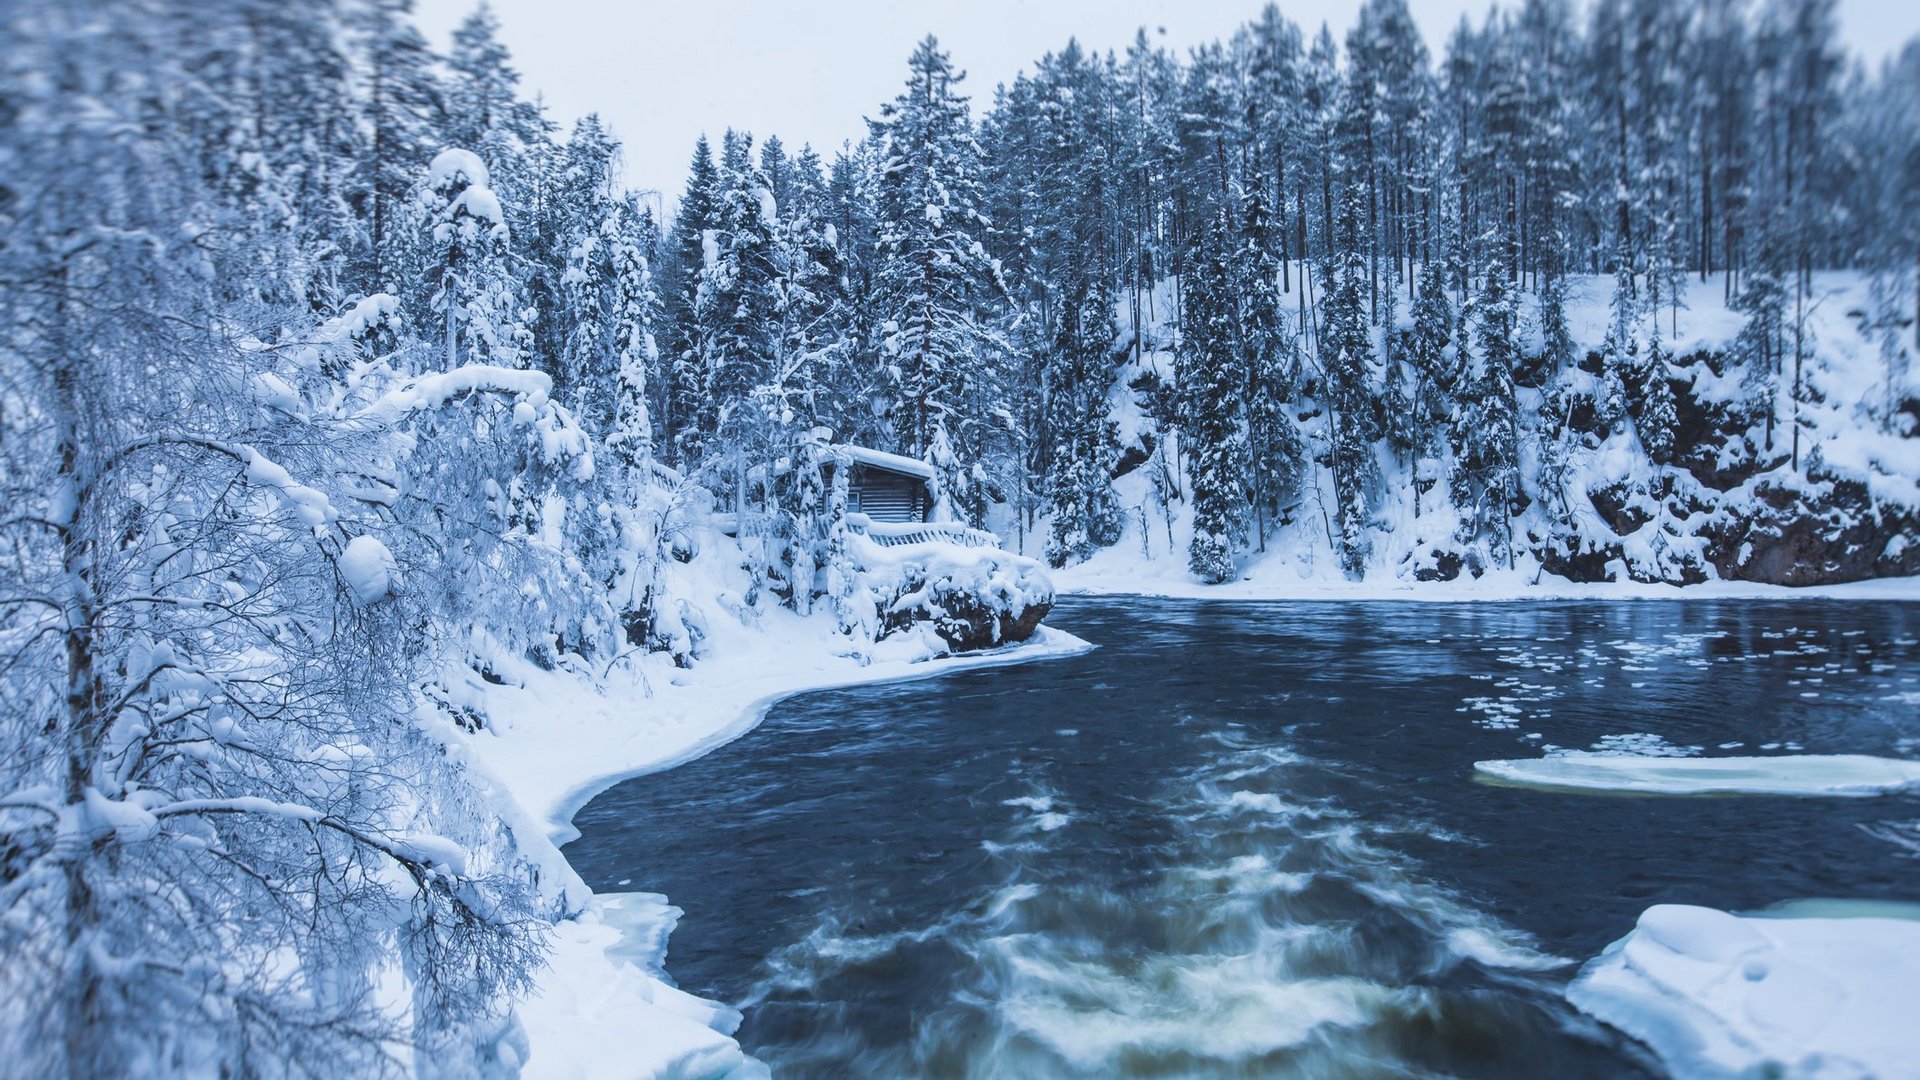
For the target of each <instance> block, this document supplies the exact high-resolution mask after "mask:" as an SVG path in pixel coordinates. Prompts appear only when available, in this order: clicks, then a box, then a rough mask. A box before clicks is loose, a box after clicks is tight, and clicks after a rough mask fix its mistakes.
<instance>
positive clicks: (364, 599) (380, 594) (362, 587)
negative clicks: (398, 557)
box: [338, 536, 394, 604]
mask: <svg viewBox="0 0 1920 1080" xmlns="http://www.w3.org/2000/svg"><path fill="white" fill-rule="evenodd" d="M338 566H339V567H340V579H341V580H342V581H344V582H346V583H347V588H348V589H350V590H352V591H353V597H354V599H356V600H358V601H360V602H361V603H363V604H371V603H374V602H376V601H379V600H384V599H386V598H387V593H389V592H391V591H392V589H393V572H394V562H393V552H391V551H388V550H387V545H385V544H383V543H381V542H380V541H379V540H377V539H375V538H373V537H371V536H356V537H354V538H353V539H351V540H349V541H347V546H346V548H345V549H344V550H342V551H341V552H340V561H339V563H338Z"/></svg>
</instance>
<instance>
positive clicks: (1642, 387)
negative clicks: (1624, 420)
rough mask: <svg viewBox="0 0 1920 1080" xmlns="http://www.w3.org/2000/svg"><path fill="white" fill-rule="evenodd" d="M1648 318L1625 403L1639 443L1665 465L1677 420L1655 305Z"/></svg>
mask: <svg viewBox="0 0 1920 1080" xmlns="http://www.w3.org/2000/svg"><path fill="white" fill-rule="evenodd" d="M1649 321H1650V323H1651V325H1650V326H1649V327H1648V332H1647V352H1646V356H1645V358H1644V360H1643V361H1642V362H1641V364H1640V366H1639V367H1638V368H1636V369H1635V371H1634V381H1633V384H1632V385H1631V386H1630V387H1629V388H1628V393H1627V403H1628V405H1629V407H1630V408H1631V409H1632V412H1633V426H1634V429H1635V430H1636V431H1638V432H1639V435H1640V445H1641V446H1642V447H1644V448H1645V449H1646V451H1647V456H1648V457H1649V458H1651V459H1652V460H1654V461H1655V462H1658V463H1660V464H1663V465H1665V464H1670V463H1671V462H1672V461H1673V452H1674V440H1675V438H1676V437H1677V432H1676V430H1675V429H1676V428H1678V427H1679V424H1680V420H1679V417H1678V416H1677V415H1676V414H1675V411H1674V400H1673V387H1672V386H1671V385H1670V384H1669V383H1668V381H1667V380H1668V379H1669V378H1670V377H1671V372H1670V371H1669V368H1668V359H1669V358H1668V355H1667V348H1666V345H1665V344H1664V343H1662V341H1661V337H1660V326H1659V323H1660V312H1659V310H1658V309H1657V308H1656V309H1655V310H1654V311H1652V312H1651V313H1650V316H1649Z"/></svg>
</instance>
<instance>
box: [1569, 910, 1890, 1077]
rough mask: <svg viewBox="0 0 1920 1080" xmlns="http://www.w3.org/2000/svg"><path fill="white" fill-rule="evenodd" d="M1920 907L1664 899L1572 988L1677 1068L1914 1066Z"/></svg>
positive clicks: (1784, 1070)
mask: <svg viewBox="0 0 1920 1080" xmlns="http://www.w3.org/2000/svg"><path fill="white" fill-rule="evenodd" d="M1916 986H1920V921H1914V920H1907V919H1887V918H1742V917H1739V916H1735V915H1730V914H1728V913H1726V912H1724V911H1716V910H1714V909H1712V908H1704V907H1692V906H1688V905H1682V904H1661V905H1658V906H1655V907H1651V908H1648V909H1647V910H1646V912H1645V913H1643V914H1642V915H1641V916H1640V920H1639V924H1638V925H1637V926H1636V927H1635V929H1634V930H1633V932H1632V933H1630V934H1628V935H1627V936H1626V937H1624V938H1622V939H1620V940H1619V941H1617V942H1615V943H1614V944H1612V945H1610V946H1608V947H1607V949H1606V951H1605V952H1603V953H1602V954H1601V955H1600V956H1599V957H1598V958H1597V959H1595V960H1593V961H1592V962H1591V963H1589V964H1588V965H1587V966H1586V968H1585V969H1584V970H1583V971H1582V972H1581V974H1580V976H1579V978H1577V979H1576V980H1575V981H1574V982H1573V984H1572V985H1571V986H1570V987H1569V988H1568V989H1567V998H1568V1000H1569V1001H1571V1002H1572V1003H1573V1004H1574V1006H1575V1007H1577V1008H1579V1009H1580V1010H1581V1011H1583V1012H1586V1013H1588V1014H1589V1015H1591V1016H1593V1017H1595V1018H1597V1019H1599V1020H1601V1021H1603V1022H1605V1023H1607V1024H1610V1025H1612V1026H1613V1027H1615V1028H1618V1029H1619V1030H1621V1031H1623V1032H1626V1033H1627V1034H1628V1035H1631V1036H1633V1037H1634V1038H1636V1039H1638V1040H1640V1041H1641V1042H1643V1043H1645V1044H1646V1045H1647V1046H1648V1047H1649V1048H1651V1049H1652V1050H1653V1052H1654V1053H1655V1054H1656V1055H1658V1057H1659V1058H1660V1061H1661V1063H1662V1064H1663V1065H1665V1066H1666V1067H1667V1068H1668V1069H1670V1070H1672V1072H1673V1073H1674V1074H1675V1075H1677V1076H1682V1077H1755V1076H1776V1077H1846V1078H1855V1077H1881V1078H1885V1080H1892V1078H1894V1077H1912V1076H1916V1075H1920V1025H1916V1024H1915V1023H1914V1022H1913V993H1914V988H1915V987H1916Z"/></svg>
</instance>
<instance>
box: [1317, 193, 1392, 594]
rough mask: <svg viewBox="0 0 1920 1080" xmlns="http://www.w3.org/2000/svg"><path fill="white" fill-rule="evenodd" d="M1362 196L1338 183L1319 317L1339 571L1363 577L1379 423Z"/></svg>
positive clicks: (1362, 194) (1321, 363) (1368, 544)
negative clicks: (1336, 211) (1325, 291)
mask: <svg viewBox="0 0 1920 1080" xmlns="http://www.w3.org/2000/svg"><path fill="white" fill-rule="evenodd" d="M1365 199H1366V192H1365V189H1364V188H1363V187H1362V186H1361V185H1360V184H1359V183H1358V182H1356V180H1355V178H1353V177H1352V176H1347V177H1346V178H1345V179H1344V180H1343V181H1342V183H1341V189H1340V212H1339V213H1340V216H1339V218H1338V219H1337V221H1336V222H1335V227H1334V233H1333V248H1332V250H1333V252H1334V258H1333V259H1332V260H1330V263H1331V265H1332V272H1331V273H1330V274H1329V275H1327V276H1328V277H1329V278H1330V280H1329V281H1328V283H1327V287H1328V294H1327V299H1326V303H1325V304H1324V305H1323V311H1322V313H1321V338H1320V366H1321V369H1322V370H1323V371H1324V372H1325V377H1326V387H1325V394H1326V399H1327V404H1328V405H1329V406H1330V409H1331V423H1332V429H1331V432H1330V435H1331V443H1332V454H1331V459H1330V466H1331V470H1332V473H1333V492H1334V507H1335V514H1336V517H1337V519H1338V522H1339V529H1340V535H1339V539H1338V546H1339V548H1340V565H1341V568H1342V569H1344V570H1345V571H1346V573H1347V575H1348V576H1349V577H1352V578H1356V579H1357V578H1359V577H1361V576H1362V575H1363V574H1364V573H1365V572H1366V563H1367V556H1368V554H1369V553H1370V551H1371V549H1372V538H1371V534H1370V525H1369V522H1370V519H1371V513H1372V507H1371V504H1370V501H1369V500H1370V497H1371V492H1372V488H1373V485H1374V481H1375V479H1376V474H1377V472H1378V468H1377V466H1376V464H1375V461H1374V456H1373V440H1374V438H1375V436H1376V435H1377V434H1378V427H1379V419H1378V411H1377V409H1376V406H1375V401H1374V396H1373V386H1372V375H1371V369H1372V366H1373V360H1374V343H1373V331H1372V329H1371V327H1370V326H1369V325H1368V322H1367V291H1368V288H1369V282H1370V280H1371V277H1370V273H1371V272H1370V270H1369V268H1368V263H1367V251H1366V247H1365V246H1364V240H1363V237H1362V234H1361V223H1362V221H1363V220H1364V219H1365V216H1366V202H1365Z"/></svg>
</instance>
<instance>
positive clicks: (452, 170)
mask: <svg viewBox="0 0 1920 1080" xmlns="http://www.w3.org/2000/svg"><path fill="white" fill-rule="evenodd" d="M490 179H491V178H490V177H488V176H487V165H486V162H484V161H481V160H480V155H478V154H476V153H474V152H473V151H471V150H462V149H460V148H459V147H457V146H456V147H449V148H447V149H445V150H442V151H440V152H439V153H438V154H435V155H434V156H433V161H432V162H430V163H429V164H428V165H427V186H428V187H430V188H435V189H439V188H447V187H452V186H453V185H454V184H455V183H457V182H465V183H466V184H467V185H468V186H470V187H486V186H487V184H488V183H489V181H490Z"/></svg>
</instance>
